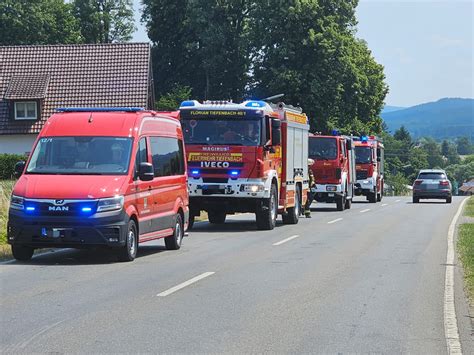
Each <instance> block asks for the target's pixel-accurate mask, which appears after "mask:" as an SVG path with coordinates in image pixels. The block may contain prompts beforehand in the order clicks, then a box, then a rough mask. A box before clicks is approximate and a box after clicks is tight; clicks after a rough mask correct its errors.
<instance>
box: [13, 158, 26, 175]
mask: <svg viewBox="0 0 474 355" xmlns="http://www.w3.org/2000/svg"><path fill="white" fill-rule="evenodd" d="M25 165H26V163H25V161H24V160H21V161H19V162H18V163H16V164H15V171H14V173H13V175H14V176H15V177H16V178H19V177H20V176H21V174H23V171H24V170H25Z"/></svg>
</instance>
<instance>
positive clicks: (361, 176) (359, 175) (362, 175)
mask: <svg viewBox="0 0 474 355" xmlns="http://www.w3.org/2000/svg"><path fill="white" fill-rule="evenodd" d="M363 179H367V170H359V171H358V172H357V180H363Z"/></svg>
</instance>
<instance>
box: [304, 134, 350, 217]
mask: <svg viewBox="0 0 474 355" xmlns="http://www.w3.org/2000/svg"><path fill="white" fill-rule="evenodd" d="M333 133H334V135H332V136H322V135H313V134H311V135H310V137H309V157H310V158H312V159H313V160H314V164H313V166H312V167H311V169H312V171H313V174H314V177H315V179H316V188H315V190H316V195H315V199H316V201H317V202H328V203H334V202H335V203H336V207H337V210H338V211H343V210H344V209H345V208H348V209H349V208H351V203H352V198H353V196H354V185H355V182H356V170H355V156H354V150H353V143H352V139H351V137H347V136H341V135H339V134H338V133H337V132H333Z"/></svg>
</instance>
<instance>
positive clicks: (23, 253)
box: [12, 245, 35, 261]
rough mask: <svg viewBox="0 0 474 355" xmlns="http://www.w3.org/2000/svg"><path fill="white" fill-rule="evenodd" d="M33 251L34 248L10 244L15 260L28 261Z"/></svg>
mask: <svg viewBox="0 0 474 355" xmlns="http://www.w3.org/2000/svg"><path fill="white" fill-rule="evenodd" d="M34 252H35V249H34V248H31V247H27V246H24V245H12V254H13V257H14V258H15V259H16V260H20V261H28V260H31V257H32V256H33V253H34Z"/></svg>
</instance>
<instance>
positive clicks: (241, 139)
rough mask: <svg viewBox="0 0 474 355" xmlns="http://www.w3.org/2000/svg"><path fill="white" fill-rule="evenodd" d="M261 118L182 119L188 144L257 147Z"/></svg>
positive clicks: (259, 139)
mask: <svg viewBox="0 0 474 355" xmlns="http://www.w3.org/2000/svg"><path fill="white" fill-rule="evenodd" d="M261 121H262V120H261V118H251V119H250V118H238V117H232V118H219V119H216V118H200V119H199V120H196V119H188V118H183V119H182V120H181V124H182V125H183V132H184V141H185V142H186V143H188V144H206V145H243V146H258V145H260V142H261V141H262V137H261V136H262V129H261Z"/></svg>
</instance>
